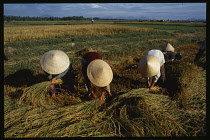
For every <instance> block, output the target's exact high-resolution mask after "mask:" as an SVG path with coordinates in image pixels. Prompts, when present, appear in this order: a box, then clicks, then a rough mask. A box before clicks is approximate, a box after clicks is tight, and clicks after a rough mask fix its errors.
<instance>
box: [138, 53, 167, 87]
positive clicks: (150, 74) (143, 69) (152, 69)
mask: <svg viewBox="0 0 210 140" xmlns="http://www.w3.org/2000/svg"><path fill="white" fill-rule="evenodd" d="M164 63H165V59H164V55H163V53H162V52H161V51H160V50H150V51H148V52H147V53H146V54H145V56H144V57H143V58H141V60H140V61H139V64H138V69H139V71H140V73H141V74H142V76H144V77H145V78H146V80H147V84H148V88H149V90H150V91H151V90H152V88H153V87H154V85H155V83H156V82H157V81H158V79H159V78H160V77H161V80H162V82H165V79H166V78H165V68H164Z"/></svg>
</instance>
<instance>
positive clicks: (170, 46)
mask: <svg viewBox="0 0 210 140" xmlns="http://www.w3.org/2000/svg"><path fill="white" fill-rule="evenodd" d="M162 51H172V52H174V47H173V46H172V45H171V44H170V43H168V44H167V45H165V46H164V47H163V48H162Z"/></svg>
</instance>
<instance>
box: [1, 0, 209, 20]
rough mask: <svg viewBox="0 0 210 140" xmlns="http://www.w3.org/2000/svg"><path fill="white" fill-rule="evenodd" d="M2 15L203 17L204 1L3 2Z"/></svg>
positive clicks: (204, 12)
mask: <svg viewBox="0 0 210 140" xmlns="http://www.w3.org/2000/svg"><path fill="white" fill-rule="evenodd" d="M4 15H14V16H42V15H52V16H54V17H66V16H84V17H100V18H104V17H105V18H108V17H110V18H115V17H124V16H126V17H147V18H149V19H178V18H179V19H180V20H181V19H186V17H187V18H188V17H189V18H201V19H205V18H206V3H34V4H33V3H30V4H4Z"/></svg>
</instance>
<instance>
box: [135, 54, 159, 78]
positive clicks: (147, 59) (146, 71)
mask: <svg viewBox="0 0 210 140" xmlns="http://www.w3.org/2000/svg"><path fill="white" fill-rule="evenodd" d="M138 69H139V71H140V73H141V74H142V76H146V77H152V76H155V75H156V74H157V73H158V71H160V62H159V60H158V58H157V57H155V56H153V55H146V56H144V57H143V58H142V59H141V60H140V61H139V64H138Z"/></svg>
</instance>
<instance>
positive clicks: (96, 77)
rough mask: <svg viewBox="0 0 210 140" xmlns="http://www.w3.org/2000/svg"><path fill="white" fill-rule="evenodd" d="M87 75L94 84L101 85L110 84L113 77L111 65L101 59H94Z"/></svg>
mask: <svg viewBox="0 0 210 140" xmlns="http://www.w3.org/2000/svg"><path fill="white" fill-rule="evenodd" d="M87 76H88V78H89V80H90V81H91V82H92V83H93V84H94V85H96V86H99V87H105V86H107V85H109V84H110V83H111V81H112V79H113V73H112V69H111V67H110V66H109V65H108V64H107V63H106V62H105V61H103V60H101V59H96V60H93V61H92V62H91V63H90V64H89V65H88V67H87Z"/></svg>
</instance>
